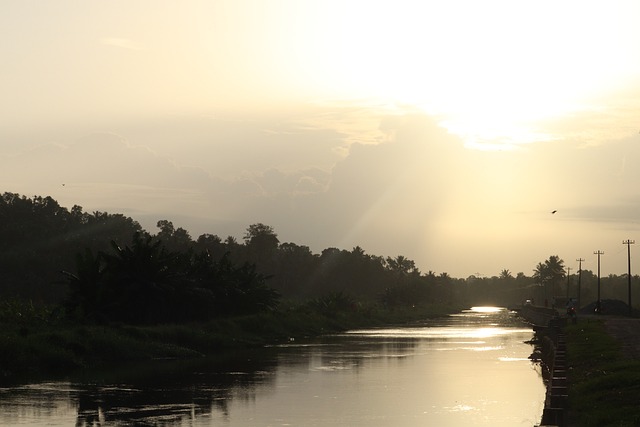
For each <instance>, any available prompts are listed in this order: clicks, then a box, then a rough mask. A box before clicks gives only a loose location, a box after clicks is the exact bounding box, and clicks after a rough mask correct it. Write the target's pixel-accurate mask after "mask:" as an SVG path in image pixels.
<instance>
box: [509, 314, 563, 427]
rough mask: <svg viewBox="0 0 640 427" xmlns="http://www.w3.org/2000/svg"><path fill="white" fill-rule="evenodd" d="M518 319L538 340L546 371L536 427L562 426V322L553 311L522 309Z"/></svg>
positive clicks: (561, 318)
mask: <svg viewBox="0 0 640 427" xmlns="http://www.w3.org/2000/svg"><path fill="white" fill-rule="evenodd" d="M519 315H520V317H522V318H523V319H524V320H525V321H526V322H528V323H530V324H531V325H532V326H533V327H534V329H535V330H536V333H538V334H539V335H540V336H541V341H542V344H541V347H542V349H541V353H542V363H544V365H545V367H546V372H547V375H545V380H546V383H547V392H546V396H545V405H544V411H543V413H542V420H541V422H540V425H539V427H551V426H554V427H564V426H566V412H567V411H566V409H567V401H568V391H567V387H568V384H567V359H566V340H565V335H564V326H565V325H566V320H567V319H566V318H563V317H560V316H559V314H558V312H557V311H556V310H555V309H551V308H546V307H534V306H523V307H522V308H521V309H520V310H519Z"/></svg>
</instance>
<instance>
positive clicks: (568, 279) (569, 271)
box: [567, 267, 571, 301]
mask: <svg viewBox="0 0 640 427" xmlns="http://www.w3.org/2000/svg"><path fill="white" fill-rule="evenodd" d="M570 284H571V267H567V301H569V285H570Z"/></svg>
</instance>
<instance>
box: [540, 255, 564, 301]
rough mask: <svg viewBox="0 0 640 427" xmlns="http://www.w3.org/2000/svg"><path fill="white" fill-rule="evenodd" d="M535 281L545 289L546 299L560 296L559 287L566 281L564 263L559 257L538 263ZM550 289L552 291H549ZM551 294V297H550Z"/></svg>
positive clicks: (552, 257) (554, 256)
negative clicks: (563, 280)
mask: <svg viewBox="0 0 640 427" xmlns="http://www.w3.org/2000/svg"><path fill="white" fill-rule="evenodd" d="M533 277H534V279H536V280H537V281H538V283H540V284H541V285H543V286H544V288H545V299H548V298H549V297H553V296H556V295H560V290H559V286H560V283H561V282H562V279H564V278H565V277H566V276H565V272H564V261H563V260H562V259H560V257H559V256H557V255H551V256H550V257H549V259H548V260H546V261H544V262H540V263H538V265H537V266H536V268H535V270H534V273H533ZM549 287H550V288H551V289H549ZM549 292H550V293H551V295H549Z"/></svg>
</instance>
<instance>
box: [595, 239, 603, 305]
mask: <svg viewBox="0 0 640 427" xmlns="http://www.w3.org/2000/svg"><path fill="white" fill-rule="evenodd" d="M594 255H598V301H597V302H596V313H597V314H602V313H601V310H602V302H601V301H600V255H604V252H602V251H600V250H597V251H595V252H594Z"/></svg>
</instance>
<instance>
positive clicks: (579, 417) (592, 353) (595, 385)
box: [566, 319, 640, 427]
mask: <svg viewBox="0 0 640 427" xmlns="http://www.w3.org/2000/svg"><path fill="white" fill-rule="evenodd" d="M566 334H567V361H568V363H569V366H570V371H569V384H570V386H569V405H570V413H569V417H570V425H571V426H581V427H590V426H594V427H595V426H598V427H601V426H619V427H623V426H624V427H626V426H629V427H631V426H638V425H640V406H638V402H639V401H640V361H638V360H633V359H629V358H627V357H625V356H624V355H623V353H622V351H621V349H620V345H619V344H618V342H617V341H616V340H615V339H614V338H612V337H611V336H610V335H609V334H607V332H606V331H605V328H604V324H603V323H602V322H601V321H598V320H596V319H594V320H589V319H582V320H581V321H580V322H579V323H578V324H576V325H570V326H567V328H566Z"/></svg>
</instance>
